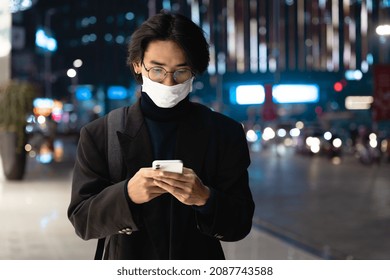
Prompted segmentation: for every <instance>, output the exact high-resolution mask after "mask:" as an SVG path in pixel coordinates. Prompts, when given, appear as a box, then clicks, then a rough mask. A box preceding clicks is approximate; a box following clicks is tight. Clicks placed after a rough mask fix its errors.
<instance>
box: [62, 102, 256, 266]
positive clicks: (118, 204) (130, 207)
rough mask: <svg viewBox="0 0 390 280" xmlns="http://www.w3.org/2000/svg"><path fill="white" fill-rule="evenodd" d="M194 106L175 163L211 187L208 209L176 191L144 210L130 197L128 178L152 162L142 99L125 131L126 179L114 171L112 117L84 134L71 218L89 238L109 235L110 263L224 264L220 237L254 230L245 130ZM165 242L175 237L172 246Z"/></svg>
mask: <svg viewBox="0 0 390 280" xmlns="http://www.w3.org/2000/svg"><path fill="white" fill-rule="evenodd" d="M190 108H191V110H190V111H189V113H188V114H187V117H185V118H183V119H182V120H181V121H180V124H179V128H178V136H177V141H176V152H175V155H176V156H175V158H177V159H181V160H182V161H183V163H184V166H185V167H188V168H191V169H193V170H194V171H195V173H196V174H197V175H198V176H199V178H200V179H201V180H202V182H203V184H204V185H206V186H208V187H209V188H210V189H211V190H212V199H210V201H211V202H208V203H207V204H208V206H207V210H206V211H205V210H204V209H203V210H201V208H197V207H191V206H187V205H183V204H182V203H180V202H179V201H178V200H176V199H175V198H174V197H173V196H171V195H170V194H164V195H162V196H160V197H158V198H155V199H153V200H152V201H150V202H148V203H144V204H140V205H137V204H134V203H132V202H131V201H130V199H129V198H128V196H127V192H126V184H127V182H128V180H129V178H131V177H132V176H133V175H134V174H135V173H136V172H137V171H138V170H139V169H140V168H142V167H150V166H151V163H152V161H153V153H152V148H151V144H150V137H149V132H148V129H147V127H146V124H145V121H144V117H143V115H142V113H141V110H140V104H139V102H137V103H136V104H134V105H133V106H131V107H127V110H128V111H127V112H128V117H127V120H126V124H125V129H124V131H122V132H118V137H119V141H120V143H121V150H122V154H123V156H124V165H125V166H124V169H125V170H126V171H127V174H126V176H123V178H122V179H123V180H122V181H120V182H111V181H110V176H109V174H108V163H107V137H106V135H107V133H106V131H105V129H106V121H105V118H106V116H105V117H102V118H99V119H97V120H95V121H93V122H91V123H89V124H87V125H86V126H85V127H83V128H82V129H81V132H80V140H79V144H78V149H77V158H76V163H75V167H74V173H73V183H72V196H71V202H70V205H69V209H68V217H69V219H70V221H71V223H72V224H73V226H74V227H75V230H76V233H77V235H79V236H80V237H81V238H82V239H85V240H88V239H92V238H102V237H109V239H108V240H109V244H108V246H107V254H108V258H109V259H166V258H171V259H224V254H223V251H222V247H221V245H220V242H219V240H222V241H238V240H240V239H242V238H244V237H245V236H246V235H247V234H248V233H249V231H250V229H251V226H252V217H253V212H254V203H253V199H252V195H251V192H250V189H249V183H248V172H247V168H248V166H249V164H250V158H249V152H248V146H247V143H246V139H245V134H244V131H243V128H242V126H241V125H240V124H239V123H237V122H235V121H233V120H232V119H230V118H228V117H226V116H224V115H222V114H219V113H216V112H213V111H211V110H210V109H208V108H206V107H205V106H203V105H200V104H195V103H191V105H190ZM162 206H163V208H162ZM164 207H165V208H168V209H165V208H164ZM161 210H162V211H161ZM167 213H169V215H168V217H169V218H167ZM167 219H168V220H169V221H168V220H167ZM165 223H170V226H168V227H167V226H166V225H165ZM167 228H169V232H168V233H167V232H166V231H167ZM126 233H127V234H126ZM129 233H131V234H129ZM163 238H170V242H168V243H169V244H170V246H169V247H170V248H167V247H166V245H164V244H165V243H164V242H161V240H162V239H163ZM167 251H169V253H168V252H167Z"/></svg>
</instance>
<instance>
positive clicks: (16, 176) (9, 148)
mask: <svg viewBox="0 0 390 280" xmlns="http://www.w3.org/2000/svg"><path fill="white" fill-rule="evenodd" d="M18 143H19V139H18V134H17V133H15V132H9V131H0V155H1V160H2V164H3V172H4V175H5V177H6V178H7V179H8V180H22V179H23V176H24V173H25V168H26V151H25V150H24V147H21V148H20V147H18Z"/></svg>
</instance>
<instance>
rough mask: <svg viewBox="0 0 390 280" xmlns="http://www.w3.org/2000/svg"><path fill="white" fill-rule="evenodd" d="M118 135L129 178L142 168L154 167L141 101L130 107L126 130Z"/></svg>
mask: <svg viewBox="0 0 390 280" xmlns="http://www.w3.org/2000/svg"><path fill="white" fill-rule="evenodd" d="M117 134H118V139H119V143H120V145H121V149H122V153H123V155H124V160H125V163H126V168H127V176H130V177H132V176H133V175H134V174H135V173H137V171H138V170H139V169H140V168H142V167H149V166H152V161H153V152H152V146H151V142H150V136H149V132H148V129H147V127H146V124H145V121H144V117H143V115H142V112H141V108H140V104H139V101H138V102H137V103H135V104H134V105H132V106H131V107H129V109H128V114H127V119H126V122H125V129H124V130H123V131H118V133H117Z"/></svg>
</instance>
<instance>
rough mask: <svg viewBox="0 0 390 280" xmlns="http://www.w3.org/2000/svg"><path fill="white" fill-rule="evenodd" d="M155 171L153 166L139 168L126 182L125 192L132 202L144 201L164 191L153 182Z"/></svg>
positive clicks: (139, 202)
mask: <svg viewBox="0 0 390 280" xmlns="http://www.w3.org/2000/svg"><path fill="white" fill-rule="evenodd" d="M156 172H158V171H157V170H155V169H153V168H141V169H140V170H139V171H138V172H137V173H136V174H135V175H134V176H133V178H131V179H130V181H129V182H128V183H127V193H128V195H129V197H130V199H131V200H132V201H133V202H134V203H137V204H141V203H145V202H148V201H150V200H152V199H153V198H156V197H158V196H160V195H162V194H164V193H166V191H165V190H163V189H161V188H159V187H157V186H156V185H155V184H154V183H153V182H154V177H155V176H156Z"/></svg>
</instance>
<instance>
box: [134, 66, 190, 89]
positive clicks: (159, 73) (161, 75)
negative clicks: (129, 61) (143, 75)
mask: <svg viewBox="0 0 390 280" xmlns="http://www.w3.org/2000/svg"><path fill="white" fill-rule="evenodd" d="M142 65H143V66H144V68H145V70H146V71H147V72H148V77H149V79H151V80H152V81H154V82H157V83H161V82H162V81H163V80H164V79H165V78H166V76H167V75H168V74H173V79H174V80H175V82H176V83H178V84H182V83H184V82H186V81H188V80H189V79H191V78H192V77H193V76H194V73H192V71H191V70H190V69H187V68H181V69H177V70H176V71H174V72H168V71H167V70H165V69H164V68H162V67H161V66H153V67H151V68H149V69H148V68H146V66H145V64H144V63H143V62H142Z"/></svg>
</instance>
